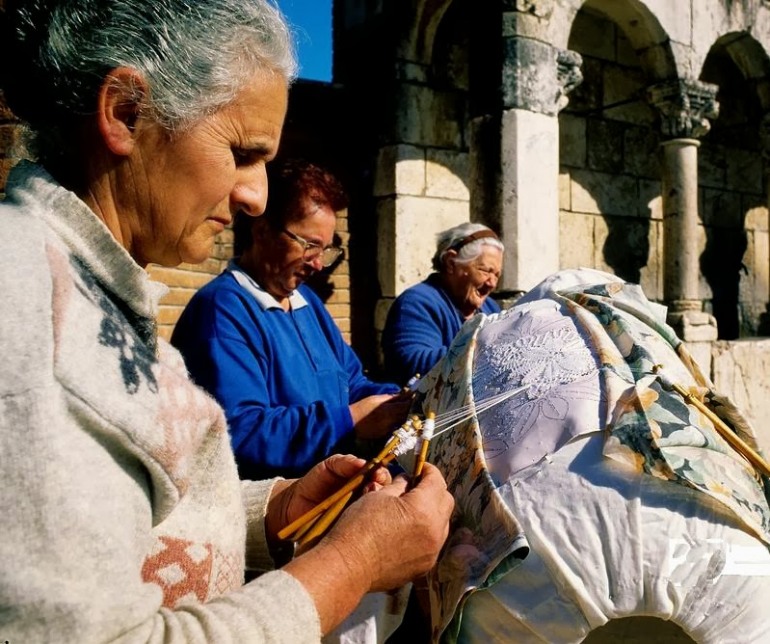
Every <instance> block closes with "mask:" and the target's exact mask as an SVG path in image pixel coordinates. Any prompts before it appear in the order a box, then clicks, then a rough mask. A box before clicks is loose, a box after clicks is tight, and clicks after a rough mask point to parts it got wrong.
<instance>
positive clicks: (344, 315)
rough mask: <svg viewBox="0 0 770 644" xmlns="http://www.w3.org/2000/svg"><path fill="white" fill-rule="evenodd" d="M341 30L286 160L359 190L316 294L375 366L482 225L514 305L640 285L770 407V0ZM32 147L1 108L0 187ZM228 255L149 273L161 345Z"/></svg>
mask: <svg viewBox="0 0 770 644" xmlns="http://www.w3.org/2000/svg"><path fill="white" fill-rule="evenodd" d="M0 5H2V0H0ZM333 23H334V68H333V82H332V83H314V82H308V81H299V82H298V83H297V84H296V85H295V86H294V88H293V89H292V96H291V100H290V112H289V115H288V118H287V123H286V127H285V134H284V140H283V143H282V151H281V153H282V154H283V155H294V154H301V155H302V156H306V157H308V158H311V159H312V160H315V161H318V162H321V163H323V164H325V165H328V166H330V167H331V168H332V169H333V170H335V171H336V172H337V173H338V174H340V176H341V177H342V179H343V180H344V181H345V183H346V185H347V186H348V188H349V189H350V191H351V197H352V200H351V206H350V209H349V213H347V216H342V217H341V218H340V225H339V229H338V234H339V237H340V240H341V241H342V242H343V244H345V245H346V249H347V253H346V261H345V262H343V264H341V265H340V266H338V267H337V268H336V269H335V271H334V272H333V273H332V274H331V275H330V276H328V278H327V282H326V283H325V284H320V285H319V288H320V290H321V291H322V292H323V293H324V295H325V296H326V297H327V298H328V299H327V300H326V302H327V306H328V307H329V308H330V310H331V311H332V313H333V315H334V316H335V319H337V321H338V324H339V325H340V328H341V329H342V330H343V332H344V333H345V335H346V337H347V338H348V339H349V340H350V341H351V343H352V345H353V346H354V348H355V349H356V350H357V352H358V353H359V354H360V355H361V357H362V359H363V360H364V362H365V364H366V365H368V367H369V368H370V370H372V371H373V372H374V373H376V371H377V365H378V359H379V356H378V351H377V341H378V332H379V330H380V329H381V328H382V325H383V323H384V318H385V314H386V312H387V308H388V306H389V305H390V303H391V302H392V300H393V298H394V297H395V296H396V295H398V294H399V293H400V292H401V291H402V290H403V289H404V288H406V287H408V286H409V285H411V284H413V283H415V282H417V281H419V280H420V279H422V278H423V277H425V276H426V275H427V273H428V272H429V271H430V257H431V255H432V252H433V248H434V235H435V233H436V232H438V231H440V230H442V229H444V228H447V227H448V226H451V225H454V224H456V223H460V222H462V221H467V220H475V221H482V222H484V223H487V224H488V225H490V226H492V227H493V228H495V229H496V230H498V232H499V233H500V234H501V236H502V238H503V241H504V242H505V244H506V247H507V252H506V256H505V265H504V273H503V277H502V280H501V283H500V287H499V288H500V290H501V293H500V297H501V298H503V299H507V300H509V301H512V300H513V299H515V297H516V295H517V294H519V293H521V292H523V291H526V290H527V289H529V288H531V287H532V286H533V285H534V284H535V283H537V282H538V281H539V280H540V279H541V278H543V277H544V276H546V275H548V274H549V273H552V272H553V271H555V270H557V269H559V268H565V267H575V266H589V267H596V268H600V269H604V270H607V271H610V272H612V273H615V274H617V275H619V276H621V277H623V278H626V279H628V280H631V281H635V282H639V283H641V285H642V286H643V288H644V290H645V292H646V293H647V295H648V296H649V297H650V298H651V299H654V300H656V301H659V302H663V303H665V304H666V305H667V306H668V307H669V312H670V322H671V323H672V324H673V325H674V327H675V328H676V329H677V331H678V332H679V334H680V336H681V337H683V338H684V339H685V340H686V341H687V342H688V344H689V346H690V348H691V350H692V351H693V353H694V355H695V356H696V358H697V359H698V361H699V363H700V364H701V366H702V367H703V368H704V370H705V371H706V372H707V373H708V374H710V375H711V377H712V378H713V379H714V380H715V382H716V384H717V385H718V387H719V388H720V389H722V390H724V391H726V392H727V393H730V394H731V395H732V396H733V397H734V398H735V399H736V401H737V402H738V403H739V404H741V405H742V406H743V407H744V408H746V409H747V410H748V411H749V412H750V414H751V415H752V416H753V417H754V418H755V419H761V418H763V417H764V416H766V415H767V413H766V412H770V384H768V383H767V382H766V381H767V378H766V375H767V374H768V372H769V371H770V369H769V367H770V340H764V339H762V337H761V336H762V334H764V333H767V330H766V329H767V328H768V324H767V322H766V318H767V306H768V300H770V293H769V289H770V248H769V247H770V243H769V241H768V190H767V181H768V179H767V176H768V175H767V168H768V159H767V158H766V157H767V155H770V117H768V116H767V114H768V112H769V110H770V84H768V80H769V78H770V75H769V73H770V58H769V57H768V49H769V48H770V1H768V0H676V1H674V0H502V1H501V2H472V1H471V0H400V1H399V2H386V1H385V0H334V3H333ZM0 64H2V61H0ZM16 138H17V129H16V127H15V126H14V121H13V116H12V115H11V114H9V113H8V112H7V110H5V111H3V108H2V101H0V190H1V189H2V185H3V183H4V180H5V176H6V174H7V171H8V167H9V166H10V164H11V163H12V161H13V160H12V158H11V157H12V152H11V150H12V144H13V143H14V141H15V139H16ZM231 253H232V238H231V233H230V232H229V231H225V233H223V235H222V236H221V238H220V240H219V243H218V244H217V247H216V250H215V254H214V255H213V256H212V258H211V259H210V260H209V261H208V262H207V263H206V264H204V265H202V266H197V267H193V266H182V267H179V268H175V269H166V268H160V267H150V270H151V271H152V272H153V274H154V275H155V276H156V277H158V278H159V279H161V280H163V281H164V282H166V283H167V284H169V286H171V290H170V293H169V295H168V297H167V298H166V300H165V301H164V307H163V311H162V315H161V320H160V323H161V332H162V333H163V334H164V335H169V334H170V332H171V329H172V328H173V324H174V322H175V321H176V319H177V317H178V315H179V313H180V312H181V309H182V307H183V306H184V304H185V303H186V302H187V300H188V299H189V297H190V296H191V295H192V293H193V292H194V291H195V289H197V288H199V287H200V286H201V285H202V284H204V283H205V282H207V281H208V280H209V279H210V278H211V277H212V276H213V275H215V274H217V273H219V271H220V270H221V269H222V268H223V266H224V264H225V263H226V261H227V260H228V259H229V257H230V255H231ZM762 429H763V428H762ZM766 432H767V435H768V437H770V427H768V428H767V429H766ZM766 444H767V446H768V448H770V438H768V440H767V441H766Z"/></svg>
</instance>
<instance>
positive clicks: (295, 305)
mask: <svg viewBox="0 0 770 644" xmlns="http://www.w3.org/2000/svg"><path fill="white" fill-rule="evenodd" d="M227 270H228V271H229V272H230V273H232V275H233V277H234V278H235V281H236V282H238V284H240V285H241V286H242V287H243V288H244V289H245V290H246V291H248V293H250V294H251V295H252V296H253V297H254V299H255V300H256V301H257V304H259V306H260V307H262V310H263V311H266V310H267V309H281V310H282V311H283V307H282V306H281V305H280V303H279V302H278V300H276V299H275V298H274V297H273V296H272V295H270V293H268V292H267V291H266V290H265V289H263V288H262V287H261V286H260V285H259V284H257V282H256V281H255V280H254V279H253V278H252V277H251V276H250V275H249V274H248V273H246V272H245V271H243V270H242V269H241V268H240V267H239V266H238V264H236V263H235V260H230V263H229V264H228V266H227ZM289 304H291V308H292V310H294V311H296V310H297V309H301V308H302V307H303V306H307V300H306V299H305V298H304V297H303V296H302V293H300V292H299V291H298V290H295V291H292V293H291V295H289Z"/></svg>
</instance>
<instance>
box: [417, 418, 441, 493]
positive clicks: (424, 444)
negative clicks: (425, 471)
mask: <svg viewBox="0 0 770 644" xmlns="http://www.w3.org/2000/svg"><path fill="white" fill-rule="evenodd" d="M435 428H436V412H434V411H429V412H428V414H427V416H426V417H425V423H424V424H423V426H422V433H421V434H420V451H419V453H418V454H417V460H416V461H415V464H414V472H413V473H412V485H415V484H416V483H417V481H419V480H420V475H421V474H422V468H423V467H425V461H426V460H427V458H428V447H429V446H430V439H431V438H433V430H434V429H435Z"/></svg>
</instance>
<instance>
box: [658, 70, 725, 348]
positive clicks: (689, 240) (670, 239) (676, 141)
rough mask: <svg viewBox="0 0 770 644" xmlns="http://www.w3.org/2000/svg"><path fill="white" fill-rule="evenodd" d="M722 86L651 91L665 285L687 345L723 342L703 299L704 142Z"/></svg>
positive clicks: (682, 85)
mask: <svg viewBox="0 0 770 644" xmlns="http://www.w3.org/2000/svg"><path fill="white" fill-rule="evenodd" d="M717 89H718V88H717V86H715V85H710V84H707V83H702V82H700V81H695V80H676V81H671V82H667V83H662V84H660V85H655V86H653V87H651V88H649V90H648V96H649V100H650V102H651V103H652V104H653V105H654V106H655V107H656V108H657V109H658V110H659V111H660V115H661V130H662V132H663V136H664V141H663V143H661V148H662V152H663V177H662V200H663V236H664V239H663V254H664V257H663V284H664V297H665V300H666V304H667V305H668V317H669V320H668V321H669V324H671V325H672V326H673V327H674V329H675V330H676V331H677V333H678V334H679V336H680V337H681V338H682V339H683V340H686V341H696V342H697V341H711V340H716V338H717V328H716V321H715V319H714V318H713V316H711V315H708V314H707V313H704V312H703V302H702V301H701V299H700V290H699V283H700V266H699V244H698V239H699V232H698V225H699V216H698V146H699V145H700V142H699V141H698V138H699V137H701V136H703V135H704V134H706V133H707V132H708V131H709V129H710V127H711V125H710V123H709V121H708V119H711V118H716V117H717V115H718V113H719V110H718V105H717V102H716V92H717Z"/></svg>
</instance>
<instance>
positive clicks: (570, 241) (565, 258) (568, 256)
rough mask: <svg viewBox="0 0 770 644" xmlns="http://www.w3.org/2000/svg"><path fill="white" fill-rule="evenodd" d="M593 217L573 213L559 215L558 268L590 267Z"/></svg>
mask: <svg viewBox="0 0 770 644" xmlns="http://www.w3.org/2000/svg"><path fill="white" fill-rule="evenodd" d="M595 219H596V217H595V216H594V215H582V214H578V213H574V212H564V211H563V212H561V213H560V214H559V236H560V238H561V239H562V245H561V251H560V252H559V268H579V267H581V266H592V265H593V262H594V243H595V241H594V221H595Z"/></svg>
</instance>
